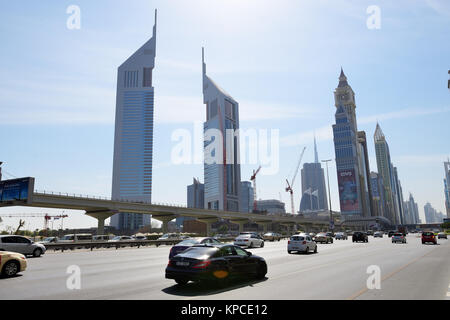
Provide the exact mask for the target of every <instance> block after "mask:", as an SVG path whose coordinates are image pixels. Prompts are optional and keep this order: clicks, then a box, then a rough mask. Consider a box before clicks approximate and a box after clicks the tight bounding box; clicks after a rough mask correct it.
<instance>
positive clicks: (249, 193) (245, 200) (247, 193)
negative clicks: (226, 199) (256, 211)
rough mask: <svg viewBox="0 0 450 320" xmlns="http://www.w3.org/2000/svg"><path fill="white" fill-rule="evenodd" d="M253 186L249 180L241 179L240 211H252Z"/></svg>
mask: <svg viewBox="0 0 450 320" xmlns="http://www.w3.org/2000/svg"><path fill="white" fill-rule="evenodd" d="M253 199H254V194H253V187H252V183H251V182H250V181H241V203H240V211H241V212H252V211H253Z"/></svg>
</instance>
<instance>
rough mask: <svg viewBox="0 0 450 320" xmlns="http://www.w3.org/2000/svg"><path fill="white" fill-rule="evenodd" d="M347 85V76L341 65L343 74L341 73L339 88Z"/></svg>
mask: <svg viewBox="0 0 450 320" xmlns="http://www.w3.org/2000/svg"><path fill="white" fill-rule="evenodd" d="M347 86H348V82H347V77H346V76H345V74H344V70H343V69H342V67H341V74H340V75H339V85H338V88H342V87H347Z"/></svg>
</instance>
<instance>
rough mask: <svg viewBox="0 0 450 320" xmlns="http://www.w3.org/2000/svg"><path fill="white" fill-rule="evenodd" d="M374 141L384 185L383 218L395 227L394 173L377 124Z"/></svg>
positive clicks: (383, 137) (396, 213)
mask: <svg viewBox="0 0 450 320" xmlns="http://www.w3.org/2000/svg"><path fill="white" fill-rule="evenodd" d="M374 141H375V153H376V158H377V168H378V173H379V174H380V175H381V176H382V178H383V183H384V192H385V199H386V209H387V212H386V215H385V217H386V218H387V219H389V220H390V221H391V223H392V224H394V225H397V224H399V223H400V218H399V215H398V202H397V201H398V199H397V197H396V196H395V189H394V188H395V185H394V172H393V166H392V162H391V155H390V152H389V145H388V143H387V141H386V138H385V136H384V134H383V131H382V130H381V127H380V125H379V124H378V123H377V126H376V129H375V133H374Z"/></svg>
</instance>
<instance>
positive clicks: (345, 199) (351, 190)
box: [338, 169, 359, 212]
mask: <svg viewBox="0 0 450 320" xmlns="http://www.w3.org/2000/svg"><path fill="white" fill-rule="evenodd" d="M338 186H339V199H340V202H341V212H345V211H357V210H359V203H358V190H357V184H356V176H355V170H354V169H346V170H338Z"/></svg>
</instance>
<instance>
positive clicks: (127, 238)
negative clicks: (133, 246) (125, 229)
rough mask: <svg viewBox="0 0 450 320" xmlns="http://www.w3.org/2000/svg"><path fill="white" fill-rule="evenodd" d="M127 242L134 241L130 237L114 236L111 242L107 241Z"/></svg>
mask: <svg viewBox="0 0 450 320" xmlns="http://www.w3.org/2000/svg"><path fill="white" fill-rule="evenodd" d="M127 241H135V240H134V239H133V238H132V237H130V236H115V237H114V238H112V239H111V240H108V242H127Z"/></svg>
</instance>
